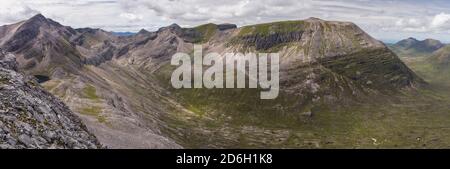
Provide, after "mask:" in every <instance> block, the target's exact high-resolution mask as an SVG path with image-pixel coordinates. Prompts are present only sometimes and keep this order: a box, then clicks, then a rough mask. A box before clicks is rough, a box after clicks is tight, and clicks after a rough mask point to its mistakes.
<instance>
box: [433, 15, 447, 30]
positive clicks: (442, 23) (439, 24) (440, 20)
mask: <svg viewBox="0 0 450 169" xmlns="http://www.w3.org/2000/svg"><path fill="white" fill-rule="evenodd" d="M449 21H450V14H446V13H440V14H438V15H436V16H434V18H433V21H432V22H431V25H430V26H431V27H432V28H437V29H439V28H444V27H448V26H449V24H450V22H449Z"/></svg>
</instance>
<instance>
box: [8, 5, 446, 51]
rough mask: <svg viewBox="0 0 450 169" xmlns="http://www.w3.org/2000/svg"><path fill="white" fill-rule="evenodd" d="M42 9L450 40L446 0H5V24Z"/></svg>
mask: <svg viewBox="0 0 450 169" xmlns="http://www.w3.org/2000/svg"><path fill="white" fill-rule="evenodd" d="M38 13H41V14H43V15H44V16H46V17H48V18H51V19H53V20H55V21H57V22H60V23H61V24H63V25H67V26H72V27H74V28H82V27H92V28H102V29H105V30H108V31H116V32H137V31H139V30H140V29H147V30H157V29H158V28H160V27H163V26H167V25H170V24H172V23H177V24H179V25H181V26H183V27H193V26H196V25H201V24H205V23H234V24H237V25H238V26H244V25H251V24H256V23H265V22H272V21H282V20H301V19H306V18H309V17H317V18H321V19H324V20H335V21H350V22H354V23H355V24H357V25H358V26H360V27H361V28H362V29H364V30H365V31H366V32H368V33H369V34H370V35H372V36H373V37H375V38H377V39H379V40H382V41H385V42H395V41H398V40H401V39H405V38H408V37H415V38H417V39H425V38H433V39H438V40H441V41H443V42H447V43H448V42H450V36H449V35H450V2H449V1H447V0H71V1H67V0H0V25H5V24H12V23H16V22H19V21H22V20H25V19H28V18H29V17H31V16H33V15H35V14H38Z"/></svg>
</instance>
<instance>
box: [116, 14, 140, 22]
mask: <svg viewBox="0 0 450 169" xmlns="http://www.w3.org/2000/svg"><path fill="white" fill-rule="evenodd" d="M119 17H121V18H125V19H127V20H129V21H132V22H133V21H140V20H142V19H144V17H143V16H142V15H137V14H134V13H121V14H120V16H119Z"/></svg>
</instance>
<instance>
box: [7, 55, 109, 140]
mask: <svg viewBox="0 0 450 169" xmlns="http://www.w3.org/2000/svg"><path fill="white" fill-rule="evenodd" d="M0 103H1V104H0V148H2V149H14V148H19V149H21V148H82V149H86V148H101V147H102V146H101V145H100V144H99V142H98V141H97V139H96V137H95V136H94V135H92V134H91V133H89V131H87V129H86V127H85V126H84V125H83V124H82V123H81V121H80V119H78V117H76V116H75V115H74V114H73V113H72V112H71V111H70V110H69V108H68V107H67V106H66V105H65V104H64V103H62V102H61V101H60V100H59V99H57V98H56V97H54V96H53V95H51V94H50V93H48V92H46V91H45V90H43V89H42V88H41V87H40V86H39V84H38V83H37V82H36V81H35V80H33V79H31V78H29V77H26V76H24V75H22V74H20V73H18V72H17V66H16V62H15V57H14V56H13V55H10V54H8V55H5V54H4V53H0Z"/></svg>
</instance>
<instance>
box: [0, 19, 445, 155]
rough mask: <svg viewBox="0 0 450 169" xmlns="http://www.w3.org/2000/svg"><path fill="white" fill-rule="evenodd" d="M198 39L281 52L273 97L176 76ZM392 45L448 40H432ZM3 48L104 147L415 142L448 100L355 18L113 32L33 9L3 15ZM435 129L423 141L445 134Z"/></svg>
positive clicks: (212, 45) (210, 46) (427, 46)
mask: <svg viewBox="0 0 450 169" xmlns="http://www.w3.org/2000/svg"><path fill="white" fill-rule="evenodd" d="M196 44H201V45H202V46H203V53H211V52H217V53H220V54H223V53H229V52H243V53H247V52H277V53H279V54H280V95H279V97H278V98H276V99H274V100H260V99H259V97H258V96H259V94H258V93H259V90H261V89H211V90H208V89H174V88H172V87H171V85H170V76H171V73H172V71H173V70H174V69H175V68H176V67H174V66H171V65H170V60H171V56H172V55H174V54H175V53H177V52H184V53H191V54H192V53H193V46H194V45H196ZM395 46H396V47H401V49H405V50H409V49H412V48H415V49H414V51H416V48H417V51H419V50H420V53H425V52H433V51H436V50H440V49H441V48H442V50H443V49H444V48H443V45H442V44H441V43H440V42H438V41H433V40H425V41H422V42H417V41H415V40H413V39H409V40H405V41H402V42H399V43H397V44H396V45H395ZM418 46H419V47H418ZM0 48H1V49H3V50H5V51H6V52H8V53H10V54H12V55H14V56H15V58H16V60H17V62H18V69H19V71H22V72H24V73H25V74H27V75H30V76H34V77H35V78H36V79H37V81H38V82H40V85H42V86H43V87H44V88H45V89H46V90H47V91H48V92H50V93H52V94H53V95H55V96H57V97H58V98H59V99H61V100H62V101H63V102H64V103H65V104H66V105H67V106H68V107H69V108H70V109H71V110H72V111H73V112H75V114H76V115H77V116H79V117H80V118H81V119H82V122H83V123H84V125H86V126H87V129H88V130H89V131H90V132H91V133H93V134H94V135H95V137H96V138H97V139H98V140H99V142H100V143H101V144H103V145H104V146H106V147H109V148H272V147H283V148H318V147H378V146H382V147H398V146H400V147H409V146H422V145H423V144H421V143H418V142H417V140H416V137H419V136H418V135H421V136H420V137H421V138H422V137H423V139H424V140H425V141H430V140H433V138H434V137H435V135H432V134H428V133H426V134H425V133H422V132H425V129H426V128H424V127H422V128H421V127H420V126H422V125H423V124H428V122H429V121H424V120H423V119H425V118H424V116H425V115H426V114H425V113H423V112H424V111H426V110H429V109H427V108H426V107H428V106H432V105H436V104H438V105H439V106H435V108H434V109H435V110H434V112H435V113H434V114H436V117H437V118H438V120H443V121H439V123H436V125H438V124H442V123H444V122H445V121H444V120H445V119H444V118H441V117H443V116H444V115H446V114H445V112H446V111H448V107H446V104H445V103H446V101H445V99H446V98H447V97H444V96H443V98H436V97H433V96H431V95H433V94H429V93H433V92H435V91H434V89H431V87H430V85H429V83H428V82H427V81H426V80H424V79H423V78H422V77H420V76H419V75H417V74H416V73H415V72H414V71H413V70H411V69H410V68H409V67H408V66H407V65H406V64H405V63H404V62H403V61H402V60H401V59H400V58H399V57H398V56H397V54H395V53H394V52H393V51H391V49H390V48H389V47H387V46H386V45H385V44H383V43H382V42H380V41H378V40H376V39H374V38H372V37H371V36H370V35H368V34H367V33H365V32H364V31H363V30H362V29H360V28H359V27H358V26H357V25H355V24H353V23H350V22H338V21H325V20H321V19H318V18H309V19H306V20H297V21H282V22H273V23H263V24H257V25H248V26H243V27H237V26H236V25H233V24H213V23H209V24H204V25H200V26H197V27H192V28H182V27H180V26H179V25H177V24H172V25H170V26H167V27H163V28H160V29H159V30H157V31H147V30H141V31H139V32H138V33H136V34H133V35H129V36H117V34H115V33H112V32H108V31H105V30H102V29H92V28H80V29H74V28H71V27H68V26H63V25H61V24H59V23H58V22H56V21H53V20H51V19H48V18H46V17H44V16H42V15H40V14H39V15H36V16H34V17H32V18H30V19H28V20H25V21H22V22H19V23H16V24H12V25H5V26H1V27H0ZM422 51H423V52H422ZM444 55H445V54H442V55H441V56H444ZM444 58H445V57H444ZM439 60H445V59H441V57H439ZM444 63H445V61H444ZM447 63H448V60H447ZM423 93H428V94H423ZM436 100H437V101H436ZM419 103H420V104H419ZM426 117H427V118H428V116H426ZM433 120H435V119H433ZM412 121H415V122H416V123H414V124H412V123H411V122H412ZM413 128H414V131H415V132H410V131H412V130H413ZM433 130H441V129H433ZM399 133H406V134H399ZM418 133H420V134H418ZM442 137H443V138H442V140H440V141H437V142H433V143H430V145H429V146H432V147H439V146H441V145H442V144H443V143H445V141H446V138H447V137H446V136H442ZM411 138H413V139H411ZM440 138H441V137H440ZM374 140H375V141H374ZM380 142H381V143H380Z"/></svg>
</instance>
